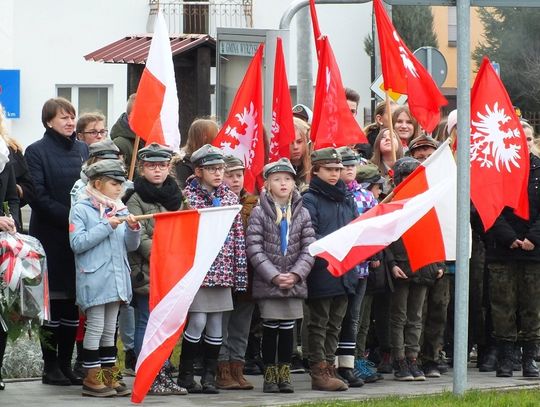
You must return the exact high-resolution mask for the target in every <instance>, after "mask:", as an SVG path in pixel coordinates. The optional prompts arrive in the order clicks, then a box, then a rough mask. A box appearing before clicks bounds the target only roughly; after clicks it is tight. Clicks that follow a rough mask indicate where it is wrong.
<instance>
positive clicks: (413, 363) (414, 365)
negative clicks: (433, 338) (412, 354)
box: [407, 358, 426, 382]
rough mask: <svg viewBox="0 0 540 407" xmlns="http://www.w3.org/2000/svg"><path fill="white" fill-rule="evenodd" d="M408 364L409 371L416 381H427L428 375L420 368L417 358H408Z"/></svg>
mask: <svg viewBox="0 0 540 407" xmlns="http://www.w3.org/2000/svg"><path fill="white" fill-rule="evenodd" d="M407 364H408V365H409V371H410V372H411V375H412V377H413V380H414V381H419V382H423V381H425V380H426V375H425V374H424V372H423V371H422V369H420V366H418V362H417V360H416V358H407Z"/></svg>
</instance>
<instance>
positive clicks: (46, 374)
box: [41, 361, 71, 386]
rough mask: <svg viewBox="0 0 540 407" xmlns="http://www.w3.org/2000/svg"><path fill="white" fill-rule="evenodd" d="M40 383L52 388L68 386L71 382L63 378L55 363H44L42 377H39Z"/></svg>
mask: <svg viewBox="0 0 540 407" xmlns="http://www.w3.org/2000/svg"><path fill="white" fill-rule="evenodd" d="M41 382H42V383H43V384H50V385H53V386H70V385H71V381H70V380H69V379H68V378H67V377H66V376H64V373H62V371H61V370H60V368H59V367H58V362H57V361H45V364H44V367H43V375H42V376H41Z"/></svg>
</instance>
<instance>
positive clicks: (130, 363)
mask: <svg viewBox="0 0 540 407" xmlns="http://www.w3.org/2000/svg"><path fill="white" fill-rule="evenodd" d="M124 355H125V358H124V372H125V374H126V376H131V375H132V373H133V375H135V368H136V366H137V355H136V354H135V351H134V350H133V349H128V350H127V351H126V352H125V353H124Z"/></svg>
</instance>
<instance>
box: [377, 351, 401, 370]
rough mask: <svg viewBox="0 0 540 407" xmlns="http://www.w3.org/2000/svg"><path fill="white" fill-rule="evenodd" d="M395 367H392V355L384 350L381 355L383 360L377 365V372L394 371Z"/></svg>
mask: <svg viewBox="0 0 540 407" xmlns="http://www.w3.org/2000/svg"><path fill="white" fill-rule="evenodd" d="M395 370H398V369H395ZM393 371H394V369H393V368H392V356H391V355H390V353H387V352H383V353H382V357H381V362H380V363H379V366H377V372H379V373H392V372H393Z"/></svg>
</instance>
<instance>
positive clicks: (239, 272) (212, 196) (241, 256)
mask: <svg viewBox="0 0 540 407" xmlns="http://www.w3.org/2000/svg"><path fill="white" fill-rule="evenodd" d="M183 194H184V197H185V198H186V199H187V202H188V204H189V207H191V208H193V209H201V208H211V207H213V206H214V204H213V202H214V201H215V200H216V199H217V200H219V201H220V205H216V206H231V205H238V204H239V202H238V197H237V196H236V194H235V193H234V192H232V191H231V190H230V189H229V187H227V186H226V185H225V184H223V183H222V184H221V185H219V186H218V187H217V188H216V189H215V190H214V192H213V193H209V192H208V191H207V190H206V189H205V188H203V187H202V186H201V184H200V183H199V180H198V179H197V178H196V177H193V178H190V179H188V183H187V186H186V189H184V191H183ZM202 287H233V288H234V289H235V291H245V290H246V289H247V259H246V246H245V240H244V228H243V227H242V218H241V216H240V214H238V215H237V216H236V217H235V219H234V222H233V224H232V226H231V230H230V231H229V235H228V236H227V239H226V240H225V243H224V244H223V248H222V249H221V251H220V252H219V254H218V256H217V257H216V260H214V263H213V264H212V266H211V267H210V270H208V273H207V274H206V277H205V278H204V281H203V284H202Z"/></svg>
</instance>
